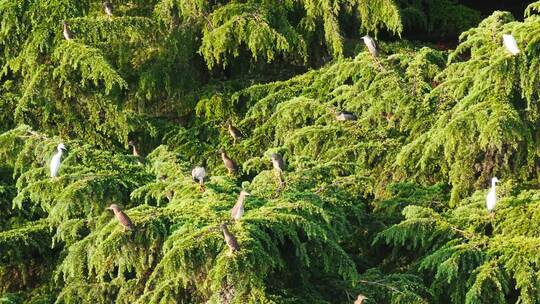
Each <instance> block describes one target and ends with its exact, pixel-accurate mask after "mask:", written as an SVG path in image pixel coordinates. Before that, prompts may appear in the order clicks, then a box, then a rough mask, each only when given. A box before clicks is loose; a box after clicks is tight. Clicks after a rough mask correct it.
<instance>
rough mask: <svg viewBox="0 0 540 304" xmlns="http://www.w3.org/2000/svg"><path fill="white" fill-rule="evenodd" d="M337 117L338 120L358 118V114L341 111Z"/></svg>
mask: <svg viewBox="0 0 540 304" xmlns="http://www.w3.org/2000/svg"><path fill="white" fill-rule="evenodd" d="M336 119H337V120H338V121H347V120H356V115H354V114H353V113H351V112H347V111H341V112H339V113H338V114H336Z"/></svg>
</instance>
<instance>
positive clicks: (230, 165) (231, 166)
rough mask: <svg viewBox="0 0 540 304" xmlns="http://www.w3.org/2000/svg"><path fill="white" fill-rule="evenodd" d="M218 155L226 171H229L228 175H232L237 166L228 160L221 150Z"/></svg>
mask: <svg viewBox="0 0 540 304" xmlns="http://www.w3.org/2000/svg"><path fill="white" fill-rule="evenodd" d="M219 153H221V159H222V160H223V164H224V165H225V168H227V171H229V175H233V174H234V173H235V172H236V171H237V170H238V166H237V165H236V163H235V162H234V161H233V160H232V159H230V158H229V156H227V153H225V150H224V149H223V148H221V149H219Z"/></svg>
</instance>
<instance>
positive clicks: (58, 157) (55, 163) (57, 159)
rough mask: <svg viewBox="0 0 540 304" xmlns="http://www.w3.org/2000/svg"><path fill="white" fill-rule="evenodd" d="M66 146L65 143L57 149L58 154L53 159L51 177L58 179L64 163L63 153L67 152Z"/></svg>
mask: <svg viewBox="0 0 540 304" xmlns="http://www.w3.org/2000/svg"><path fill="white" fill-rule="evenodd" d="M66 150H67V149H66V146H64V144H63V143H61V144H59V145H58V146H57V147H56V151H57V152H56V154H54V156H53V157H52V159H51V164H50V167H51V177H56V175H57V174H58V169H60V163H61V162H62V153H63V152H64V151H66Z"/></svg>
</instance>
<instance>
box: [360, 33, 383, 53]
mask: <svg viewBox="0 0 540 304" xmlns="http://www.w3.org/2000/svg"><path fill="white" fill-rule="evenodd" d="M362 40H364V44H365V45H366V46H367V48H368V51H369V53H370V54H371V55H372V56H373V57H378V56H379V50H378V48H377V44H376V43H375V40H373V38H371V37H369V35H365V36H364V37H362Z"/></svg>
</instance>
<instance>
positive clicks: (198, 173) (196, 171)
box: [191, 166, 206, 191]
mask: <svg viewBox="0 0 540 304" xmlns="http://www.w3.org/2000/svg"><path fill="white" fill-rule="evenodd" d="M205 177H206V170H205V169H204V167H201V166H197V167H195V168H193V170H191V178H193V180H194V181H196V182H198V183H199V190H200V191H204V178H205Z"/></svg>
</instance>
